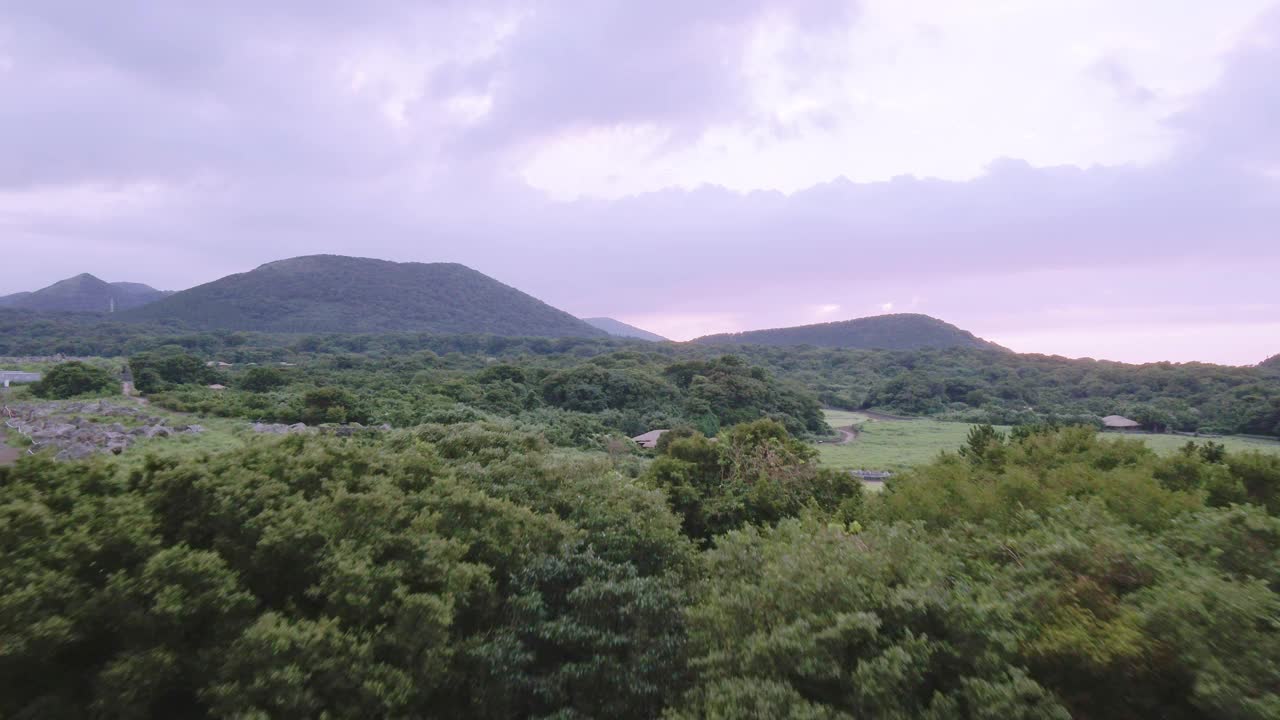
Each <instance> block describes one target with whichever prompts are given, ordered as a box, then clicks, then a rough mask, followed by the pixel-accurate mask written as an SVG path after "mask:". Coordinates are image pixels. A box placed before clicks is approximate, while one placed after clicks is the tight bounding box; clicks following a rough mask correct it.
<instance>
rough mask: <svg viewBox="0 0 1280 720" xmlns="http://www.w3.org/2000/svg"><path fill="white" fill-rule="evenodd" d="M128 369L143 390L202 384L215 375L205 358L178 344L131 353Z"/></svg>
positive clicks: (138, 386) (148, 391) (150, 391)
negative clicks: (146, 351)
mask: <svg viewBox="0 0 1280 720" xmlns="http://www.w3.org/2000/svg"><path fill="white" fill-rule="evenodd" d="M129 371H130V373H132V375H133V384H134V387H136V388H137V389H138V390H139V391H140V392H144V393H154V392H159V391H161V390H164V389H166V388H171V387H173V386H175V385H192V384H196V385H205V384H208V383H212V382H213V381H214V380H216V379H217V378H218V376H217V373H216V372H214V371H213V370H212V369H211V368H209V367H208V366H207V364H206V362H205V361H204V360H201V359H200V358H198V357H196V356H195V355H192V354H190V353H186V352H182V351H181V350H180V349H178V348H165V349H162V350H160V351H157V352H150V353H139V354H137V355H134V356H133V357H131V358H129Z"/></svg>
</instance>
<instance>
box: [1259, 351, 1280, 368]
mask: <svg viewBox="0 0 1280 720" xmlns="http://www.w3.org/2000/svg"><path fill="white" fill-rule="evenodd" d="M1258 367H1264V368H1269V369H1272V370H1280V354H1276V355H1272V356H1271V357H1269V358H1267V359H1266V360H1263V361H1262V362H1260V363H1258Z"/></svg>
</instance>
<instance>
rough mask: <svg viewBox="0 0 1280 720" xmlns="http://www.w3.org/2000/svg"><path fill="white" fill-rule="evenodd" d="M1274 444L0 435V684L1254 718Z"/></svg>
mask: <svg viewBox="0 0 1280 720" xmlns="http://www.w3.org/2000/svg"><path fill="white" fill-rule="evenodd" d="M1277 514H1280V459H1278V458H1275V457H1267V456H1262V455H1259V454H1242V455H1238V456H1237V455H1231V454H1227V453H1225V452H1222V451H1221V448H1218V447H1215V446H1214V445H1213V444H1201V445H1194V444H1192V445H1188V447H1187V448H1186V450H1185V451H1184V452H1182V453H1178V454H1176V455H1175V456H1173V457H1169V458H1163V459H1162V458H1158V457H1157V456H1155V455H1154V454H1153V453H1152V452H1151V451H1149V450H1147V449H1146V448H1145V447H1144V446H1142V444H1141V443H1140V442H1137V441H1132V440H1124V439H1118V440H1098V439H1097V438H1096V436H1095V435H1094V433H1093V432H1092V431H1091V430H1088V429H1064V430H1048V429H1044V428H1024V429H1021V430H1019V431H1018V432H1016V433H1014V434H1013V435H1011V436H1009V437H1004V436H1002V435H1001V434H999V433H996V432H994V431H990V430H989V429H986V431H975V432H974V433H973V435H972V436H971V437H970V440H969V442H968V443H967V444H966V445H965V446H964V447H963V448H961V449H959V451H958V452H956V453H951V454H948V455H946V456H944V457H942V458H940V459H939V460H937V461H936V462H934V463H932V464H929V465H926V466H923V467H920V468H918V469H917V470H915V471H912V472H910V473H908V474H905V475H902V476H899V477H895V478H894V479H893V480H891V482H890V484H889V486H888V487H887V488H886V489H885V490H884V491H883V492H881V493H876V494H864V493H863V492H862V488H861V486H860V484H858V483H857V482H856V481H852V480H851V479H850V478H849V477H848V476H847V475H843V474H840V473H834V474H833V473H831V472H829V471H824V470H823V469H822V468H821V467H817V466H815V464H814V461H813V454H812V451H811V450H810V449H809V447H808V446H807V445H805V444H802V443H798V442H797V441H796V440H795V439H794V438H792V437H791V436H790V435H789V434H788V433H787V431H786V429H785V427H783V426H782V425H781V424H780V423H777V422H774V421H771V420H756V421H753V422H751V423H745V424H741V425H738V426H735V427H733V428H731V429H729V430H727V431H724V432H722V433H721V434H720V436H719V438H718V442H715V443H709V442H708V441H707V440H706V439H705V437H704V436H703V435H702V434H701V433H699V432H697V431H696V430H689V431H687V432H685V433H683V434H682V435H681V436H680V437H675V438H673V439H671V440H670V441H668V442H666V443H665V444H664V445H663V446H662V447H660V448H659V449H658V450H657V451H656V453H655V455H654V456H653V457H647V456H645V455H643V454H640V453H636V452H628V453H612V454H611V453H606V452H599V451H582V450H565V449H558V448H556V447H555V446H553V445H551V444H549V443H548V442H547V441H546V439H545V438H544V437H543V436H542V435H541V434H540V433H538V432H531V431H529V430H527V429H524V428H523V427H522V426H520V425H517V424H516V423H514V422H509V421H508V422H493V421H475V422H455V423H450V424H439V423H428V424H424V425H421V426H418V427H416V428H414V429H411V430H403V431H395V432H393V433H390V434H368V435H363V436H357V437H351V438H332V437H317V436H304V435H299V436H290V437H285V438H279V439H277V438H270V439H268V438H260V439H258V440H257V441H255V442H253V443H250V444H249V445H248V446H246V447H245V448H244V449H241V450H238V451H236V452H225V453H206V454H201V455H196V456H185V457H184V456H168V457H166V456H164V455H163V454H156V455H152V456H150V457H148V458H147V459H146V461H145V462H144V463H142V464H140V465H134V466H128V467H126V466H122V465H120V464H117V463H113V462H112V461H111V460H108V459H94V460H90V461H85V462H75V463H54V462H53V461H51V460H48V459H46V458H42V457H40V456H37V457H34V458H31V459H28V460H23V461H21V462H19V463H18V464H17V465H15V466H12V467H7V468H0V518H3V522H0V580H2V581H3V587H5V588H6V591H5V592H4V594H3V596H2V598H0V637H3V640H4V641H3V645H0V648H2V650H0V688H2V690H0V714H2V715H3V716H5V717H13V718H88V717H264V718H265V717H320V716H323V717H332V718H367V717H485V718H516V717H548V718H549V717H598V718H630V717H634V718H649V717H668V718H694V717H708V718H736V717H796V718H799V717H804V718H817V717H822V718H854V717H902V718H916V717H936V718H952V717H974V718H1067V717H1093V718H1132V717H1168V718H1201V717H1217V718H1273V717H1276V715H1277V713H1278V712H1280V693H1278V691H1277V688H1280V624H1278V623H1277V617H1280V594H1278V591H1280V518H1277Z"/></svg>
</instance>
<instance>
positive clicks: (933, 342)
mask: <svg viewBox="0 0 1280 720" xmlns="http://www.w3.org/2000/svg"><path fill="white" fill-rule="evenodd" d="M693 342H694V343H697V344H699V345H763V346H774V347H780V346H797V345H811V346H813V347H826V348H854V349H862V350H872V349H879V350H920V349H922V348H952V347H956V348H979V349H984V350H1002V349H1003V348H1001V347H1000V346H999V345H996V344H995V343H991V342H988V341H986V340H983V339H982V338H980V337H978V336H976V335H974V334H973V333H971V332H966V331H964V330H961V329H960V328H958V327H956V326H955V325H952V324H951V323H947V322H943V321H941V320H939V319H937V318H932V317H929V316H928V315H918V314H915V313H898V314H894V315H876V316H873V317H865V318H857V319H855V320H841V321H839V322H829V323H818V324H816V325H801V326H799V327H787V328H776V329H773V330H749V331H747V332H739V333H723V334H720V335H704V336H703V337H700V338H698V339H696V340H694V341H693Z"/></svg>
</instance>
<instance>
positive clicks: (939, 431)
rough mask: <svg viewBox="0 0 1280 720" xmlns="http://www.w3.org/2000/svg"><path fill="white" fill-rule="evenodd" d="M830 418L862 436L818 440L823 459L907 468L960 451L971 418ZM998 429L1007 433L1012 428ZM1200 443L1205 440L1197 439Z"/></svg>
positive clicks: (1243, 441) (844, 414)
mask: <svg viewBox="0 0 1280 720" xmlns="http://www.w3.org/2000/svg"><path fill="white" fill-rule="evenodd" d="M825 413H826V417H827V423H828V424H830V425H831V426H832V427H847V426H850V425H852V426H854V427H857V428H858V430H859V433H858V438H857V439H856V440H854V441H853V442H851V443H849V444H847V445H835V444H827V443H824V444H819V445H818V454H819V457H820V458H821V459H822V462H823V463H824V464H826V465H829V466H831V467H837V468H845V469H849V470H860V469H861V470H903V469H906V468H909V467H911V466H913V465H920V464H922V463H926V462H929V461H931V460H933V459H934V458H936V457H937V456H938V453H940V452H942V451H943V450H949V451H955V450H956V449H957V448H959V447H960V446H961V445H963V444H964V442H965V439H966V438H967V436H968V434H969V428H971V427H973V426H972V425H971V424H969V423H960V422H943V421H941V420H930V419H927V418H922V419H917V420H907V421H896V420H871V419H868V418H867V417H866V416H865V415H861V414H860V413H856V412H848V411H844V410H827V411H825ZM996 429H997V430H1001V431H1004V432H1008V430H1009V428H1007V427H997V428H996ZM1105 436H1106V437H1108V438H1115V437H1123V438H1128V439H1133V440H1141V441H1143V442H1144V443H1146V444H1147V446H1148V447H1150V448H1151V449H1153V450H1155V451H1156V452H1158V453H1160V454H1161V455H1167V454H1169V453H1173V452H1176V451H1177V450H1178V448H1180V447H1182V446H1183V445H1185V444H1186V443H1187V441H1188V440H1193V439H1195V438H1189V437H1185V436H1180V435H1143V434H1137V433H1135V434H1127V435H1120V434H1113V433H1106V434H1105ZM1212 439H1213V441H1214V442H1217V443H1222V444H1223V445H1225V446H1226V447H1227V451H1228V452H1241V451H1245V450H1260V451H1262V452H1269V453H1275V454H1277V455H1280V442H1277V441H1272V440H1254V439H1251V438H1236V437H1224V438H1212ZM1197 442H1203V440H1198V439H1197Z"/></svg>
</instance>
